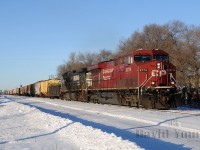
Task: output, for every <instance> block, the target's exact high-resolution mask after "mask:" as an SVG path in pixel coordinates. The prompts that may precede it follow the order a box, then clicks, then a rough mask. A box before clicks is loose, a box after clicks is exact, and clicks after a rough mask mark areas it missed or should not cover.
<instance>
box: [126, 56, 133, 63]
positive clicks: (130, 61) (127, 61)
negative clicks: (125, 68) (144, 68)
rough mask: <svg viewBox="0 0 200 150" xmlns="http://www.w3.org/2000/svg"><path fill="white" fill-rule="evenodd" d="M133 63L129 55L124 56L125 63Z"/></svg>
mask: <svg viewBox="0 0 200 150" xmlns="http://www.w3.org/2000/svg"><path fill="white" fill-rule="evenodd" d="M132 63H133V59H132V57H131V56H128V57H126V65H130V64H132Z"/></svg>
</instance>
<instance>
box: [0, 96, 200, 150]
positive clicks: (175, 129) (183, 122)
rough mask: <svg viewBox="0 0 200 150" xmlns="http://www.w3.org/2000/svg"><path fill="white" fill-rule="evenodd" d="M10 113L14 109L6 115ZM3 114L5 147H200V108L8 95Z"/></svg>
mask: <svg viewBox="0 0 200 150" xmlns="http://www.w3.org/2000/svg"><path fill="white" fill-rule="evenodd" d="M9 108H10V109H9ZM23 108H24V109H23ZM16 109H17V110H18V111H17V110H16ZM26 109H27V110H26ZM14 110H15V111H14ZM22 110H23V111H22ZM2 111H3V112H2ZM24 112H26V113H24ZM10 113H11V114H12V113H13V115H9V116H6V115H7V114H10ZM2 114H4V115H2ZM1 116H2V117H1ZM2 118H4V120H3V126H6V127H4V128H3V127H1V126H0V131H1V133H3V132H5V133H7V134H5V136H3V138H2V135H0V149H2V148H5V149H8V148H9V147H10V146H14V147H15V146H17V145H18V148H17V149H21V148H23V147H24V148H29V149H38V148H39V149H63V148H64V149H140V148H143V149H150V150H154V149H164V150H169V149H170V150H176V149H184V150H185V149H195V150H199V147H200V122H199V120H200V110H197V109H185V108H184V109H182V108H179V109H176V110H162V111H159V110H146V109H137V108H129V107H123V106H116V105H102V104H93V103H82V102H76V101H62V100H59V99H47V98H46V99H44V98H28V97H18V96H6V98H5V97H4V98H3V97H2V98H1V99H0V119H1V120H0V121H1V124H2ZM16 118H17V119H16ZM5 121H7V122H8V123H7V124H8V125H6V122H5ZM17 121H18V123H17ZM13 122H14V124H13ZM15 122H16V123H15ZM20 123H22V124H21V125H19V124H20ZM12 124H13V126H12ZM26 128H27V129H26ZM15 129H16V131H15ZM26 130H27V131H29V132H28V133H27V132H25V131H26ZM18 132H22V135H21V134H19V133H18ZM18 134H19V135H18ZM31 140H32V143H31ZM34 142H36V143H37V144H34ZM47 142H48V144H47ZM35 145H36V147H33V146H35ZM45 146H50V147H45ZM43 147H44V148H43ZM12 148H13V147H12ZM12 148H11V149H12Z"/></svg>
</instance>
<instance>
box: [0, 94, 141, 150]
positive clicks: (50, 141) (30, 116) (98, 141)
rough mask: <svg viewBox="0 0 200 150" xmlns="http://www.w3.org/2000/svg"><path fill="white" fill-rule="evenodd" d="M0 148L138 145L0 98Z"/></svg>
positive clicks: (108, 147) (98, 147)
mask: <svg viewBox="0 0 200 150" xmlns="http://www.w3.org/2000/svg"><path fill="white" fill-rule="evenodd" d="M0 122H1V123H0V133H1V135H0V149H20V150H21V149H84V150H85V149H102V150H103V149H113V150H114V149H138V150H139V149H141V148H139V147H138V146H137V145H136V144H135V143H133V142H129V141H127V140H123V139H122V138H120V137H117V136H116V135H114V134H108V133H106V132H102V131H101V130H100V129H94V128H92V127H91V126H85V125H82V124H81V123H79V122H74V121H72V120H69V119H65V118H61V117H58V116H54V115H51V114H48V113H44V112H41V111H40V110H38V109H37V108H35V107H30V106H26V105H23V104H19V103H17V102H14V101H10V100H9V99H5V98H4V97H1V98H0Z"/></svg>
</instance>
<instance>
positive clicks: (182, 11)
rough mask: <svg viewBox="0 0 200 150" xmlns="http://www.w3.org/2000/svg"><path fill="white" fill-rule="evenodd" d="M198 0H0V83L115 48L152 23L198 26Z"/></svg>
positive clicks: (23, 81)
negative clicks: (73, 56) (73, 57)
mask: <svg viewBox="0 0 200 150" xmlns="http://www.w3.org/2000/svg"><path fill="white" fill-rule="evenodd" d="M199 6H200V1H199V0H191V1H183V0H165V1H160V0H149V1H148V0H0V56H1V57H0V73H1V74H0V89H2V90H5V89H13V88H16V87H19V86H20V85H27V84H30V83H34V82H36V81H38V80H43V79H48V77H49V75H55V74H56V69H57V66H58V65H60V64H62V63H63V62H64V61H65V60H67V59H68V57H69V54H70V53H71V52H76V53H78V52H91V51H95V52H98V51H99V50H100V49H104V48H105V49H110V50H113V51H114V50H116V49H117V47H118V44H119V41H120V40H124V39H127V38H128V37H130V35H131V34H132V33H133V32H134V31H136V30H142V28H143V27H144V26H145V25H147V24H150V23H157V24H164V23H167V22H169V21H173V20H180V21H182V22H184V23H186V24H188V25H196V26H198V25H199V24H200V16H199V14H200V9H199Z"/></svg>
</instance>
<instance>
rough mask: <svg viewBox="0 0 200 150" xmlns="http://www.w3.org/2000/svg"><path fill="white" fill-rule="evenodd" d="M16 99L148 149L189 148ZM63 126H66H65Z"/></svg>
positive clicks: (173, 149) (183, 149) (186, 149)
mask: <svg viewBox="0 0 200 150" xmlns="http://www.w3.org/2000/svg"><path fill="white" fill-rule="evenodd" d="M13 100H14V99H13ZM18 100H20V99H17V100H14V101H16V102H18V103H20V104H24V105H27V106H31V107H35V108H37V109H39V110H40V111H42V112H45V113H48V114H51V115H54V116H59V117H62V118H66V119H70V120H72V121H73V122H80V123H81V124H83V125H85V126H91V127H93V128H96V129H100V130H101V131H103V132H106V133H109V134H111V133H114V134H115V135H116V136H118V137H121V138H122V139H123V140H128V141H131V142H134V143H136V144H137V145H138V146H140V147H142V148H144V149H148V150H154V149H163V150H169V149H170V150H177V149H182V150H188V149H190V148H186V147H183V145H182V144H180V145H178V144H173V143H170V142H165V141H162V140H160V139H155V138H153V137H145V138H141V137H140V136H141V135H138V134H136V133H132V132H129V131H127V129H119V128H116V127H112V126H107V125H104V124H100V123H96V122H92V121H88V120H84V119H81V118H78V117H76V116H73V115H70V114H68V113H62V112H58V111H56V110H51V109H46V108H43V107H40V106H36V105H34V104H33V103H29V102H19V101H18ZM162 123H163V122H161V123H159V124H162ZM159 124H158V125H159ZM65 127H67V126H65ZM148 127H150V126H148ZM62 128H64V127H62ZM144 128H145V126H144ZM58 130H60V129H58ZM58 130H56V131H54V132H52V133H48V134H43V135H38V136H32V137H28V138H22V139H18V140H26V139H31V138H36V137H40V136H46V135H49V134H53V133H56V132H57V131H58ZM16 141H17V140H16ZM5 143H6V142H1V143H0V144H5Z"/></svg>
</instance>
